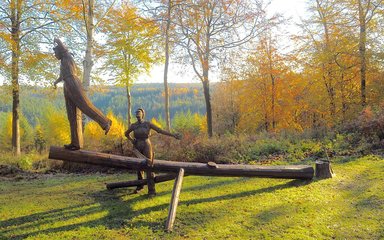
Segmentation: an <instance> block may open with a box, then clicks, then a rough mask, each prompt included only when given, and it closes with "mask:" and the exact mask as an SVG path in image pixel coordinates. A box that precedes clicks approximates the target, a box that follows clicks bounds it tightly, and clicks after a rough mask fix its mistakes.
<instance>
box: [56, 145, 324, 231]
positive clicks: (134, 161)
mask: <svg viewBox="0 0 384 240" xmlns="http://www.w3.org/2000/svg"><path fill="white" fill-rule="evenodd" d="M139 156H140V155H139ZM49 158H50V159H58V160H63V161H69V162H78V163H88V164H94V165H101V166H107V167H114V168H124V169H130V170H148V169H149V168H150V170H151V171H159V172H169V174H166V175H159V176H157V177H155V179H154V180H155V182H162V181H168V180H170V179H175V178H176V179H175V184H174V187H173V192H172V198H171V203H170V207H169V212H168V218H167V221H166V225H165V229H166V230H167V231H172V228H173V224H174V221H175V217H176V208H177V205H178V202H179V195H180V192H181V185H182V181H183V177H184V175H187V174H188V175H200V176H230V177H260V178H287V179H312V178H313V175H314V169H313V167H311V166H308V165H296V166H256V165H230V164H216V163H214V162H209V163H196V162H194V163H190V162H170V161H164V160H154V164H153V165H152V166H148V164H147V159H146V158H131V157H125V156H118V155H112V154H106V153H98V152H92V151H86V150H79V151H70V150H66V149H64V148H60V147H54V146H51V148H50V149H49ZM316 166H317V164H316ZM184 172H185V174H184ZM147 183H148V179H142V180H134V181H128V182H118V183H110V184H107V188H108V189H113V188H118V187H128V186H137V185H144V184H147Z"/></svg>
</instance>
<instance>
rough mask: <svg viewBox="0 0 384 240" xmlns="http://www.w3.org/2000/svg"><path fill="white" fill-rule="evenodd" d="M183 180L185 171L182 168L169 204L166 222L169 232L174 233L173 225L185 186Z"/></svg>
mask: <svg viewBox="0 0 384 240" xmlns="http://www.w3.org/2000/svg"><path fill="white" fill-rule="evenodd" d="M183 178H184V169H182V168H180V170H179V174H178V175H177V177H176V179H175V184H174V185H173V191H172V198H171V203H170V204H169V211H168V218H167V221H166V222H165V229H166V230H167V231H172V229H173V224H174V222H175V219H176V210H177V205H178V204H179V196H180V191H181V186H182V184H183Z"/></svg>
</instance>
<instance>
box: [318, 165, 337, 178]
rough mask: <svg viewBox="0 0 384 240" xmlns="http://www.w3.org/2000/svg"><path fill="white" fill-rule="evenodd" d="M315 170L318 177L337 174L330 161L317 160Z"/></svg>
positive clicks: (330, 176) (328, 176)
mask: <svg viewBox="0 0 384 240" xmlns="http://www.w3.org/2000/svg"><path fill="white" fill-rule="evenodd" d="M315 172H316V174H315V176H316V178H318V179H325V178H332V177H333V176H334V175H335V174H334V173H333V170H332V167H331V163H330V162H329V161H316V171H315Z"/></svg>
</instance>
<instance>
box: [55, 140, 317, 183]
mask: <svg viewBox="0 0 384 240" xmlns="http://www.w3.org/2000/svg"><path fill="white" fill-rule="evenodd" d="M49 158H50V159H57V160H64V161H69V162H80V163H88V164H94V165H101V166H108V167H114V168H124V169H131V170H147V169H149V168H151V170H152V171H158V172H174V173H178V172H179V170H180V168H183V169H184V171H185V174H188V175H200V176H227V177H263V178H286V179H312V178H313V175H314V169H313V167H312V166H309V165H293V166H258V165H240V164H237V165H232V164H217V168H212V167H210V166H208V165H207V164H206V163H197V162H171V161H164V160H157V159H155V160H154V165H153V166H152V167H149V166H147V164H146V159H140V158H131V157H125V156H118V155H112V154H106V153H99V152H92V151H86V150H78V151H70V150H66V149H64V148H61V147H54V146H51V148H50V150H49Z"/></svg>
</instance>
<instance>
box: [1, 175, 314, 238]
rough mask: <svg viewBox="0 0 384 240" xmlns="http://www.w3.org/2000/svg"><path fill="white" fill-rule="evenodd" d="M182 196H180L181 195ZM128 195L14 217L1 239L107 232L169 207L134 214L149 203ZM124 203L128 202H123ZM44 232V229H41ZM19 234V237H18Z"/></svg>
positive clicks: (101, 194) (111, 194) (101, 195)
mask: <svg viewBox="0 0 384 240" xmlns="http://www.w3.org/2000/svg"><path fill="white" fill-rule="evenodd" d="M239 181H244V179H243V178H238V179H233V180H230V181H225V180H223V181H218V182H215V183H213V184H206V185H203V186H192V187H189V188H185V189H183V190H182V193H183V192H192V191H196V190H199V191H202V190H204V189H211V188H215V187H218V186H223V184H227V185H230V184H233V183H236V182H239ZM308 183H309V181H303V180H293V181H290V182H286V183H283V184H279V185H275V186H271V187H266V188H260V189H255V190H251V191H245V192H239V193H232V194H227V195H217V196H213V197H208V198H197V199H191V200H182V201H180V203H179V205H186V206H190V205H194V204H200V203H210V202H215V201H223V200H229V199H236V198H242V197H247V196H251V195H254V194H261V193H270V192H273V191H276V190H281V189H285V188H290V187H293V186H296V187H298V186H303V185H306V184H308ZM182 193H181V194H182ZM127 194H129V191H127V189H115V190H113V191H110V190H102V191H97V192H93V193H91V194H89V195H87V196H88V197H90V198H93V199H94V201H95V202H93V203H90V204H80V205H74V206H71V207H66V208H59V209H54V210H50V211H46V212H40V213H33V214H30V215H27V216H23V217H17V218H13V219H9V220H5V221H1V222H0V226H1V228H0V229H2V232H1V234H2V235H0V237H4V238H5V239H9V238H11V239H23V238H26V237H28V236H36V235H39V234H54V233H59V232H62V231H71V230H76V229H79V228H80V227H89V228H94V227H98V226H104V227H105V228H108V229H120V228H122V227H124V226H126V225H127V224H129V223H130V221H131V219H134V218H136V217H138V216H140V215H145V214H148V213H150V212H152V211H164V210H165V209H167V208H168V207H169V203H163V204H158V205H156V206H149V207H145V208H143V209H139V210H135V209H134V206H136V205H137V204H138V203H139V202H142V201H145V200H148V198H147V195H146V194H140V195H132V196H130V197H129V198H128V199H127V198H126V197H127ZM167 194H171V191H162V192H161V193H159V194H158V196H162V195H167ZM124 199H127V200H124ZM101 212H106V213H107V215H104V216H103V217H100V218H98V219H94V220H88V221H84V222H79V223H72V224H67V225H62V226H57V225H58V224H57V223H59V224H60V222H62V224H65V222H66V221H72V222H73V221H74V220H75V219H78V218H82V217H86V216H87V215H91V214H97V213H101ZM207 214H208V215H209V213H208V212H207V213H203V217H200V218H199V219H200V220H199V221H201V222H205V221H208V220H209V219H210V218H209V216H208V215H207ZM200 215H201V214H200ZM165 220H166V219H164V222H162V223H159V222H154V221H151V220H138V221H135V225H137V226H136V227H147V228H150V229H153V228H157V229H159V226H160V225H163V224H164V223H165ZM47 225H48V226H47ZM44 228H46V229H44ZM17 232H20V233H17Z"/></svg>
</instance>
